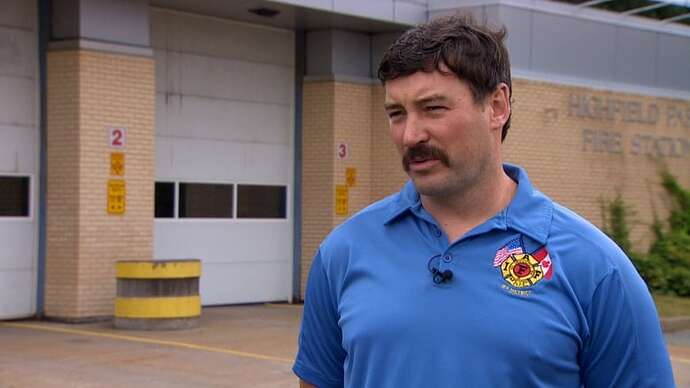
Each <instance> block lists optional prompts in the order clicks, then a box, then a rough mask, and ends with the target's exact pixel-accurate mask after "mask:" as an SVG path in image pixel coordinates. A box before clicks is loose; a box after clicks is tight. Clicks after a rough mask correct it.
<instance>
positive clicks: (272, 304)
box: [265, 303, 304, 309]
mask: <svg viewBox="0 0 690 388" xmlns="http://www.w3.org/2000/svg"><path fill="white" fill-rule="evenodd" d="M265 305H266V306H268V307H288V308H293V309H301V308H302V307H304V306H302V304H291V303H265Z"/></svg>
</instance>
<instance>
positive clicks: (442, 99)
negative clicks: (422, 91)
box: [415, 94, 449, 105]
mask: <svg viewBox="0 0 690 388" xmlns="http://www.w3.org/2000/svg"><path fill="white" fill-rule="evenodd" d="M448 101H449V100H448V97H446V96H443V95H440V94H432V95H431V96H427V97H423V98H420V99H419V100H417V101H415V104H416V105H424V104H429V103H434V102H448Z"/></svg>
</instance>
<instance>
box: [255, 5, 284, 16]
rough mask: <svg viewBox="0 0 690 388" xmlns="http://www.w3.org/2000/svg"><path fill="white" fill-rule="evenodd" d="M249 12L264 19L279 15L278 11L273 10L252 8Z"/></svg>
mask: <svg viewBox="0 0 690 388" xmlns="http://www.w3.org/2000/svg"><path fill="white" fill-rule="evenodd" d="M249 12H251V13H253V14H254V15H258V16H262V17H265V18H272V17H275V16H276V15H278V14H279V13H280V11H276V10H275V9H271V8H265V7H260V8H252V9H250V10H249Z"/></svg>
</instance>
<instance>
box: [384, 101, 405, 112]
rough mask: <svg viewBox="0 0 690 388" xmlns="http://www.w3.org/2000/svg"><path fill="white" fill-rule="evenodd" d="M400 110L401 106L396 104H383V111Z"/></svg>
mask: <svg viewBox="0 0 690 388" xmlns="http://www.w3.org/2000/svg"><path fill="white" fill-rule="evenodd" d="M400 108H402V105H401V104H398V103H397V102H386V103H384V104H383V109H385V110H391V109H400Z"/></svg>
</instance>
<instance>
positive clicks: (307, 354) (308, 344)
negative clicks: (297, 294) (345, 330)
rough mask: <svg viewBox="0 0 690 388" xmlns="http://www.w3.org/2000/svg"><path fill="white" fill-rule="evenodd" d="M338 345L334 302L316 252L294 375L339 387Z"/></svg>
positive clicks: (342, 358)
mask: <svg viewBox="0 0 690 388" xmlns="http://www.w3.org/2000/svg"><path fill="white" fill-rule="evenodd" d="M341 343H342V333H341V331H340V326H338V309H337V303H336V298H335V297H334V292H333V290H332V285H331V284H330V283H329V281H328V277H327V276H326V271H325V269H324V267H323V262H322V259H321V253H320V251H319V252H317V254H316V256H315V257H314V261H313V262H312V265H311V270H310V271H309V276H308V278H307V290H306V294H305V297H304V312H303V314H302V327H301V330H300V335H299V340H298V345H299V351H298V352H297V358H296V359H295V364H294V366H293V368H292V370H293V372H295V374H296V375H297V376H299V378H301V379H302V380H304V381H306V382H308V383H310V384H312V385H316V386H317V387H319V388H328V387H342V386H343V380H344V379H343V375H344V371H343V363H344V361H345V350H344V349H343V348H342V345H341Z"/></svg>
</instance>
